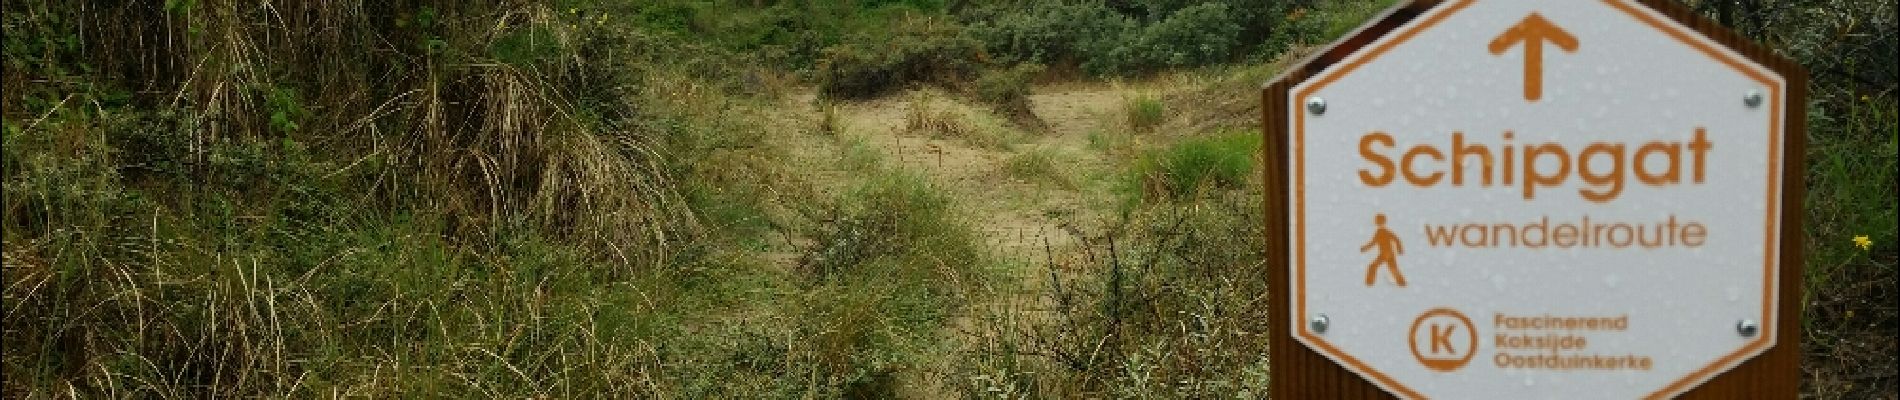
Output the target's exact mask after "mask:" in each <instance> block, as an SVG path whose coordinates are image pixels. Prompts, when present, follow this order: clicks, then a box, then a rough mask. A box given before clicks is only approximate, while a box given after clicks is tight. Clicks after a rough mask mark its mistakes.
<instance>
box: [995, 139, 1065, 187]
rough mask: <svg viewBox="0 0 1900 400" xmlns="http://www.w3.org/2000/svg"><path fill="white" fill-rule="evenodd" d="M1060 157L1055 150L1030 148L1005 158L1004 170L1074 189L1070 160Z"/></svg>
mask: <svg viewBox="0 0 1900 400" xmlns="http://www.w3.org/2000/svg"><path fill="white" fill-rule="evenodd" d="M1060 158H1061V157H1060V156H1059V154H1058V153H1056V152H1055V151H1054V150H1049V149H1041V148H1038V149H1030V150H1028V151H1023V152H1019V153H1016V155H1013V156H1010V157H1009V159H1007V160H1004V161H1003V171H1004V172H1007V173H1009V175H1010V176H1013V177H1016V178H1017V179H1022V180H1025V181H1030V182H1037V183H1049V184H1054V185H1056V186H1057V187H1061V188H1066V189H1074V188H1075V185H1076V181H1075V177H1074V176H1073V174H1071V173H1070V172H1069V168H1068V164H1069V161H1068V160H1062V159H1060Z"/></svg>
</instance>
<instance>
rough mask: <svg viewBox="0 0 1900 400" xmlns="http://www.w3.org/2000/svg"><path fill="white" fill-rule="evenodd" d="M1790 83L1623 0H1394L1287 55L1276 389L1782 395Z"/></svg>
mask: <svg viewBox="0 0 1900 400" xmlns="http://www.w3.org/2000/svg"><path fill="white" fill-rule="evenodd" d="M1805 79H1806V78H1805V73H1804V72H1802V71H1801V69H1800V67H1799V66H1796V65H1794V64H1792V63H1790V62H1788V61H1786V60H1784V59H1781V58H1779V57H1775V56H1773V55H1772V54H1770V53H1768V52H1766V51H1764V50H1762V49H1760V48H1759V47H1758V46H1754V45H1752V44H1748V43H1744V42H1742V41H1740V40H1737V39H1735V38H1734V36H1733V35H1732V34H1729V33H1727V32H1726V31H1723V30H1721V29H1720V28H1717V27H1714V26H1713V25H1712V24H1709V23H1707V22H1706V21H1703V20H1701V19H1699V18H1697V17H1695V16H1693V15H1692V14H1690V13H1688V12H1687V11H1686V10H1682V9H1680V8H1679V7H1676V6H1674V5H1673V4H1669V3H1666V1H1649V2H1638V1H1633V0H1601V1H1475V0H1455V1H1445V2H1415V3H1411V4H1407V5H1403V6H1400V7H1397V8H1395V9H1394V10H1392V11H1389V12H1388V13H1387V14H1386V15H1385V16H1383V17H1381V18H1378V19H1377V20H1375V22H1374V23H1372V24H1369V25H1368V26H1366V27H1363V28H1361V29H1360V31H1358V32H1356V33H1354V34H1353V35H1351V36H1350V37H1348V38H1347V39H1345V40H1342V41H1341V42H1340V43H1339V44H1336V45H1335V46H1334V47H1332V48H1331V49H1329V50H1328V51H1326V52H1325V53H1323V54H1321V55H1319V56H1317V57H1315V58H1313V59H1312V60H1309V61H1308V62H1307V63H1306V64H1305V65H1303V66H1301V67H1298V68H1295V69H1293V70H1291V71H1288V73H1287V74H1286V75H1283V76H1282V77H1281V78H1279V79H1277V80H1276V81H1275V82H1274V83H1272V84H1269V86H1268V87H1267V88H1266V89H1265V91H1264V95H1263V101H1264V102H1265V107H1263V109H1264V111H1263V113H1264V114H1265V115H1264V116H1263V117H1264V119H1265V122H1266V125H1267V126H1266V131H1267V132H1268V134H1269V135H1270V136H1271V137H1269V139H1268V140H1267V142H1268V144H1267V146H1268V147H1269V149H1268V154H1278V155H1281V156H1283V157H1281V158H1279V159H1275V160H1272V161H1271V162H1269V168H1267V169H1268V171H1269V172H1268V176H1267V180H1268V182H1269V185H1271V186H1273V187H1276V188H1277V189H1280V190H1278V191H1275V192H1274V193H1270V194H1269V198H1268V205H1269V209H1271V210H1274V214H1272V215H1271V216H1270V218H1269V223H1270V224H1272V225H1273V226H1271V227H1270V228H1271V229H1269V231H1270V232H1276V233H1284V235H1285V236H1283V237H1277V238H1274V239H1273V240H1270V241H1269V243H1273V246H1274V248H1273V249H1271V250H1272V251H1271V252H1270V253H1272V254H1276V255H1279V256H1282V257H1281V258H1276V262H1275V266H1276V267H1277V268H1275V269H1274V272H1273V275H1274V276H1271V277H1269V278H1270V280H1271V282H1272V283H1273V285H1272V287H1273V288H1274V290H1276V293H1274V301H1273V303H1274V306H1275V310H1276V311H1277V312H1278V314H1276V315H1275V316H1274V318H1275V321H1274V322H1273V324H1274V326H1275V333H1276V334H1277V337H1276V338H1275V343H1274V345H1273V351H1274V354H1273V363H1274V369H1273V371H1274V374H1275V376H1274V379H1273V383H1274V386H1275V387H1274V393H1275V395H1276V397H1281V398H1301V397H1308V396H1324V397H1331V398H1343V397H1355V396H1356V395H1358V394H1378V393H1377V392H1375V391H1371V390H1368V387H1376V388H1377V389H1379V390H1381V391H1383V392H1385V393H1389V394H1391V395H1396V396H1399V397H1407V398H1426V397H1439V398H1563V397H1583V398H1636V397H1671V396H1676V395H1680V394H1683V393H1685V392H1690V391H1691V390H1694V391H1695V392H1694V393H1695V394H1698V395H1707V396H1717V397H1724V396H1734V395H1747V396H1760V395H1776V396H1788V397H1792V396H1793V395H1794V390H1795V387H1796V386H1797V385H1796V384H1795V383H1794V382H1795V379H1796V377H1795V370H1796V369H1795V368H1794V358H1795V357H1796V355H1795V353H1796V350H1797V348H1798V347H1799V346H1798V345H1797V343H1798V338H1796V337H1795V336H1796V335H1797V334H1798V331H1797V330H1796V326H1795V325H1798V324H1796V323H1793V322H1791V321H1798V320H1799V319H1798V315H1796V313H1797V312H1798V308H1796V307H1794V304H1793V303H1795V302H1796V301H1797V299H1799V298H1800V297H1799V294H1798V292H1797V290H1798V287H1799V285H1800V284H1799V278H1800V276H1799V269H1800V268H1801V263H1800V255H1799V251H1800V245H1799V232H1800V231H1799V230H1798V228H1799V221H1798V217H1799V213H1800V210H1799V208H1798V206H1799V204H1800V192H1801V189H1802V180H1801V173H1800V172H1801V162H1802V160H1801V154H1802V153H1801V151H1802V147H1803V146H1804V144H1803V143H1802V141H1801V140H1802V138H1803V137H1804V135H1803V134H1802V133H1801V131H1800V128H1801V127H1802V126H1803V125H1804V124H1805V115H1804V114H1803V113H1802V110H1803V107H1802V105H1803V104H1805V101H1804V97H1805V87H1806V81H1805ZM1282 246H1283V247H1282ZM1738 366H1742V368H1740V369H1739V370H1738V369H1737V368H1738ZM1712 380H1713V381H1712ZM1698 387H1700V389H1698Z"/></svg>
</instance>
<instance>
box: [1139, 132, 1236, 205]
mask: <svg viewBox="0 0 1900 400" xmlns="http://www.w3.org/2000/svg"><path fill="white" fill-rule="evenodd" d="M1260 140H1261V139H1260V132H1259V131H1257V130H1245V131H1241V130H1236V131H1227V132H1218V133H1214V134H1213V135H1211V136H1204V137H1191V138H1186V139H1183V140H1181V141H1179V142H1176V143H1174V144H1173V145H1169V146H1167V147H1164V148H1160V149H1156V150H1152V151H1150V152H1149V153H1147V154H1145V155H1143V156H1142V157H1141V158H1140V159H1139V160H1137V161H1136V162H1135V164H1134V165H1133V166H1132V167H1131V168H1130V169H1129V171H1128V174H1129V179H1130V180H1131V181H1134V182H1136V185H1138V186H1139V187H1140V188H1141V191H1140V194H1141V195H1142V196H1143V197H1144V198H1151V199H1183V198H1192V197H1195V196H1196V195H1197V194H1199V193H1200V192H1203V191H1205V190H1209V189H1237V188H1240V187H1242V186H1245V185H1246V184H1247V183H1248V181H1249V180H1251V179H1253V177H1254V175H1255V174H1254V171H1255V166H1256V165H1259V162H1258V161H1257V159H1256V158H1255V156H1256V155H1257V154H1259V153H1260Z"/></svg>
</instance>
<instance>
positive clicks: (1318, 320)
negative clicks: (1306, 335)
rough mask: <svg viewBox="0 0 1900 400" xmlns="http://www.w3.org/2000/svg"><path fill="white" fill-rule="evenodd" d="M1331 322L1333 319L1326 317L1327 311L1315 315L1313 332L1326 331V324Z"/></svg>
mask: <svg viewBox="0 0 1900 400" xmlns="http://www.w3.org/2000/svg"><path fill="white" fill-rule="evenodd" d="M1331 322H1332V321H1331V320H1328V319H1327V318H1326V314H1325V313H1320V314H1319V316H1315V317H1313V322H1312V325H1313V332H1319V333H1326V325H1329V324H1331Z"/></svg>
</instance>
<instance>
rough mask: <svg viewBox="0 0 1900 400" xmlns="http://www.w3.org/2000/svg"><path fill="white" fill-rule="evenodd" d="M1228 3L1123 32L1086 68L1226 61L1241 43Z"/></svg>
mask: <svg viewBox="0 0 1900 400" xmlns="http://www.w3.org/2000/svg"><path fill="white" fill-rule="evenodd" d="M1231 11H1232V10H1231V9H1229V8H1228V7H1227V5H1225V4H1220V3H1205V4H1200V5H1195V6H1190V7H1187V8H1183V9H1181V10H1180V11H1177V12H1175V13H1174V14H1171V15H1169V16H1168V17H1167V19H1164V20H1161V21H1159V22H1156V23H1154V24H1150V25H1148V26H1145V27H1142V28H1141V29H1139V30H1135V31H1130V32H1127V33H1125V34H1123V35H1122V39H1121V40H1120V42H1121V45H1120V46H1117V47H1115V49H1114V50H1111V51H1110V52H1109V53H1108V54H1107V55H1106V56H1105V57H1097V58H1093V59H1090V60H1089V61H1088V62H1087V63H1085V64H1084V65H1083V68H1084V69H1087V70H1089V71H1091V72H1094V73H1098V74H1107V73H1114V72H1118V71H1148V70H1155V69H1161V68H1174V67H1185V66H1199V65H1207V64H1212V63H1217V62H1223V61H1227V60H1228V59H1229V57H1231V56H1232V55H1233V51H1234V50H1235V48H1236V47H1237V46H1238V45H1239V44H1240V36H1239V35H1240V23H1239V21H1236V20H1235V19H1234V15H1233V14H1232V13H1231Z"/></svg>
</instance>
